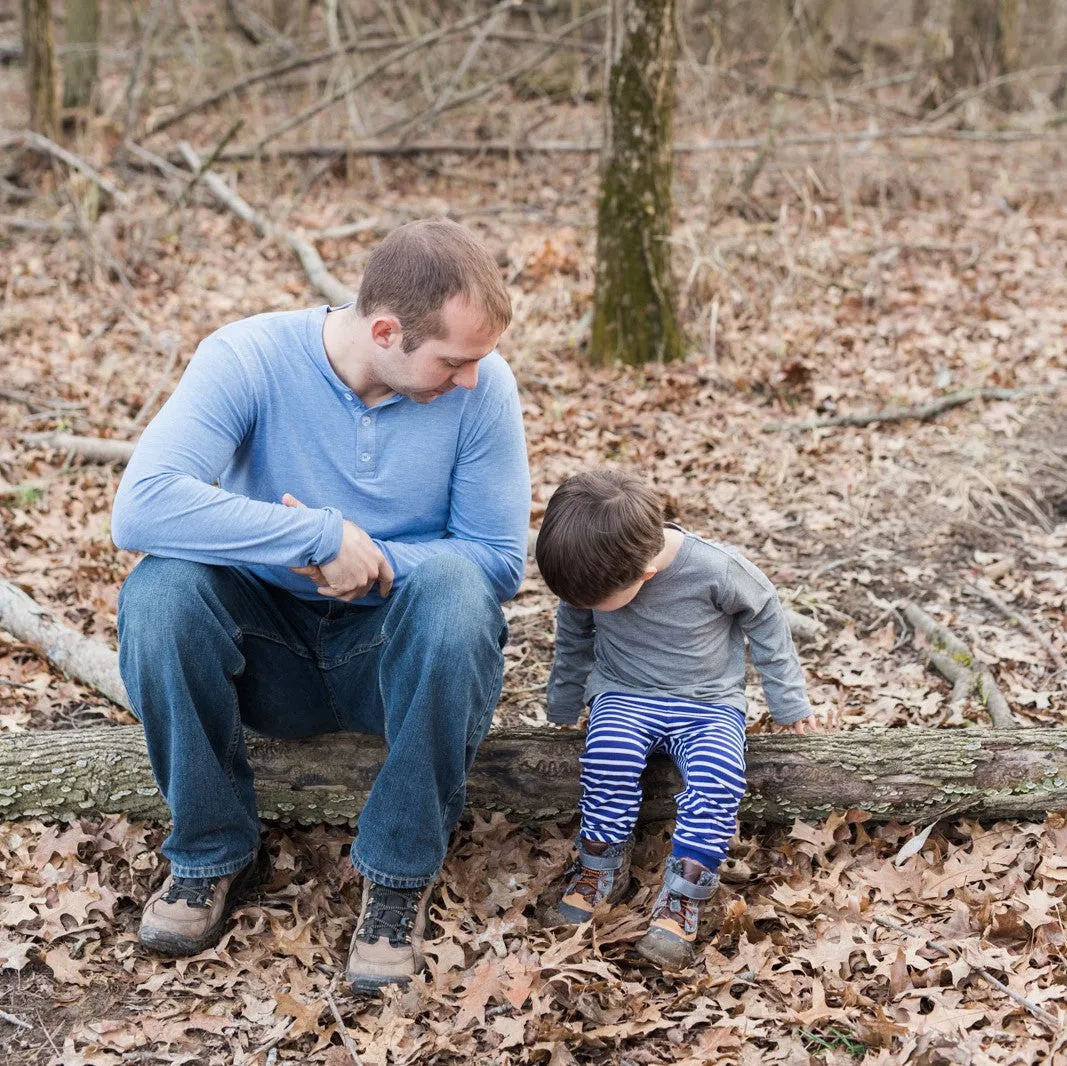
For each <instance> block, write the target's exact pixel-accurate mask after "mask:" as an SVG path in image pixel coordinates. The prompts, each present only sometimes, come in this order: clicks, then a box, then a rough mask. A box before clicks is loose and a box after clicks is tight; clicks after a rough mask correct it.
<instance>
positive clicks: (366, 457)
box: [359, 452, 370, 463]
mask: <svg viewBox="0 0 1067 1066" xmlns="http://www.w3.org/2000/svg"><path fill="white" fill-rule="evenodd" d="M359 459H360V462H362V463H369V462H370V452H364V453H363V454H362V455H361V456H360V457H359Z"/></svg>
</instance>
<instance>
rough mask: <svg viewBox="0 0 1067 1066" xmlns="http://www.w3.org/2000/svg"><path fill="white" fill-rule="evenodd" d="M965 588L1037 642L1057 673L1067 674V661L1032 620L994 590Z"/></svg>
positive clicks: (974, 586) (973, 587)
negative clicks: (1007, 602)
mask: <svg viewBox="0 0 1067 1066" xmlns="http://www.w3.org/2000/svg"><path fill="white" fill-rule="evenodd" d="M963 587H964V588H965V589H966V590H967V591H968V592H970V593H971V594H972V595H975V596H980V597H981V598H982V599H983V600H985V601H986V603H988V604H990V606H992V607H995V608H996V609H997V610H998V611H1000V613H1001V614H1002V615H1004V617H1005V618H1007V619H1008V621H1009V622H1013V623H1014V624H1015V625H1017V626H1018V627H1019V628H1020V629H1021V630H1022V631H1023V632H1024V633H1027V634H1029V635H1030V636H1031V637H1032V638H1033V639H1034V640H1035V641H1037V643H1038V644H1040V645H1041V647H1042V648H1044V649H1045V651H1046V652H1048V656H1049V658H1050V659H1051V660H1052V662H1053V663H1054V664H1055V666H1056V670H1057V672H1067V659H1064V657H1063V656H1062V655H1061V654H1060V653H1059V652H1058V651H1057V650H1056V648H1055V647H1054V646H1053V644H1052V642H1051V641H1050V640H1049V639H1048V637H1046V636H1045V634H1044V633H1042V632H1041V630H1040V629H1038V627H1037V626H1036V625H1035V624H1034V623H1033V622H1031V621H1030V619H1028V618H1026V617H1025V616H1023V615H1021V614H1019V613H1018V612H1017V611H1015V610H1014V609H1013V608H1012V607H1010V606H1009V605H1008V604H1006V603H1005V602H1004V601H1003V600H1002V599H1001V598H1000V597H999V596H997V595H996V593H995V592H993V590H992V589H989V588H986V587H985V586H983V585H964V586H963Z"/></svg>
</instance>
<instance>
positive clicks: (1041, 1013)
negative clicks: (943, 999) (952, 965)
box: [874, 915, 1060, 1032]
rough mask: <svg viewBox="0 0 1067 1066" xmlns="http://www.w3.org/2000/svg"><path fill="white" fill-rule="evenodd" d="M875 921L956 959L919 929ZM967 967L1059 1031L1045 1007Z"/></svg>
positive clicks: (1056, 1020) (877, 918)
mask: <svg viewBox="0 0 1067 1066" xmlns="http://www.w3.org/2000/svg"><path fill="white" fill-rule="evenodd" d="M874 920H875V922H876V923H877V924H878V925H880V926H881V927H882V928H883V929H890V930H892V931H893V932H894V933H903V934H904V935H905V936H911V937H915V938H917V939H918V940H921V941H923V942H924V943H925V944H926V946H927V947H928V948H930V949H931V950H932V951H936V952H937V953H938V955H940V956H941V957H942V958H943V959H953V958H956V956H954V955H953V954H952V952H951V951H949V950H948V949H947V948H946V947H945V946H944V945H943V944H941V943H939V942H938V941H936V940H932V939H931V938H930V937H928V936H925V935H924V934H923V933H920V932H919V931H918V930H917V929H909V928H908V927H907V926H906V925H897V923H896V922H891V921H889V919H888V918H882V917H881V916H879V915H875V917H874ZM962 961H964V962H967V960H966V959H963V960H962ZM967 965H968V966H970V967H971V969H972V970H973V971H974V972H975V973H976V974H978V976H979V977H981V978H983V979H984V980H986V981H988V982H989V983H990V984H991V985H992V986H993V987H994V988H996V989H999V990H1000V991H1001V992H1003V993H1004V995H1006V996H1008V997H1009V998H1010V999H1013V1000H1014V1001H1015V1002H1016V1003H1018V1004H1019V1005H1020V1006H1021V1007H1025V1008H1026V1009H1027V1010H1028V1011H1030V1013H1031V1014H1033V1015H1034V1017H1035V1018H1040V1019H1041V1021H1043V1022H1044V1023H1045V1024H1046V1025H1047V1026H1049V1027H1050V1028H1051V1029H1052V1030H1053V1031H1054V1032H1058V1031H1059V1029H1060V1020H1059V1018H1056V1017H1054V1016H1053V1015H1051V1014H1049V1012H1048V1011H1047V1010H1045V1009H1044V1008H1043V1007H1039V1006H1038V1005H1037V1004H1036V1003H1034V1002H1033V1000H1030V999H1027V998H1026V997H1025V996H1021V995H1020V994H1019V993H1018V992H1016V991H1015V990H1014V989H1011V988H1009V987H1008V986H1007V985H1006V984H1004V982H1003V981H1001V980H1000V979H999V978H996V977H994V976H993V975H992V974H991V973H990V972H989V971H988V970H987V969H985V967H983V966H975V965H973V964H972V963H970V962H967Z"/></svg>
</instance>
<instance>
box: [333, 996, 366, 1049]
mask: <svg viewBox="0 0 1067 1066" xmlns="http://www.w3.org/2000/svg"><path fill="white" fill-rule="evenodd" d="M325 991H326V1002H327V1003H329V1005H330V1011H331V1013H332V1014H333V1017H334V1021H335V1022H337V1035H338V1036H339V1037H340V1038H341V1043H342V1044H344V1046H345V1051H347V1052H348V1054H349V1055H350V1056H351V1057H352V1062H353V1063H354V1066H363V1060H362V1059H361V1058H360V1057H359V1052H358V1051H357V1050H356V1045H355V1043H354V1042H353V1040H352V1037H350V1036H349V1035H348V1029H347V1028H345V1023H344V1022H343V1021H342V1020H341V1012H340V1011H339V1010H338V1009H337V1003H336V1001H335V1000H334V998H333V994H332V993H331V992H330V990H329V989H328V988H327V989H326V990H325Z"/></svg>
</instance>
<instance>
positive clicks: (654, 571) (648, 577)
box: [641, 566, 659, 581]
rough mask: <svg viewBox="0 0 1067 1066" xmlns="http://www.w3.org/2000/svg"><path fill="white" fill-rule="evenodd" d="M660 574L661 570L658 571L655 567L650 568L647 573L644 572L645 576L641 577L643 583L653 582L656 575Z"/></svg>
mask: <svg viewBox="0 0 1067 1066" xmlns="http://www.w3.org/2000/svg"><path fill="white" fill-rule="evenodd" d="M658 573H659V570H657V569H656V567H654V566H650V567H649V568H648V569H647V570H646V571H645V572H644V573H643V574H642V575H641V580H642V581H650V580H651V579H652V578H654V577H655V576H656V574H658Z"/></svg>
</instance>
